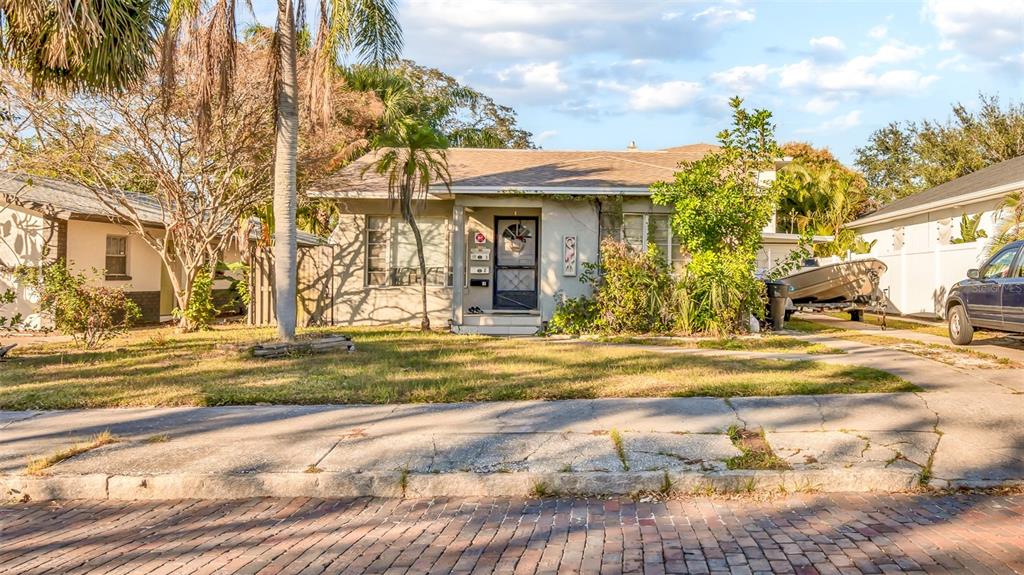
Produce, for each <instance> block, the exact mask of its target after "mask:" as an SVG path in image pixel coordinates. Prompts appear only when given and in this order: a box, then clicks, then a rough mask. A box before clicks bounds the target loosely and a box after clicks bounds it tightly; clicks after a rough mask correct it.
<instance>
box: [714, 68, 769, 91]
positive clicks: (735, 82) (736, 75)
mask: <svg viewBox="0 0 1024 575" xmlns="http://www.w3.org/2000/svg"><path fill="white" fill-rule="evenodd" d="M770 74H771V69H770V68H769V67H768V65H767V64H758V65H756V66H736V67H733V68H729V69H728V70H723V71H721V72H715V73H713V74H711V80H712V81H713V82H715V83H716V84H720V85H722V86H725V87H727V88H729V89H730V90H732V91H733V92H742V93H746V92H750V91H751V90H753V89H755V88H757V87H759V86H762V85H764V84H765V82H767V81H768V77H769V75H770Z"/></svg>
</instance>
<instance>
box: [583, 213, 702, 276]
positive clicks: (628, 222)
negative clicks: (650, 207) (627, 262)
mask: <svg viewBox="0 0 1024 575" xmlns="http://www.w3.org/2000/svg"><path fill="white" fill-rule="evenodd" d="M671 217H672V216H671V214H652V213H623V214H621V217H619V214H609V213H606V214H602V218H601V238H602V239H611V240H615V241H617V242H622V243H624V244H626V245H627V246H629V247H631V248H634V249H637V250H646V249H647V246H648V245H649V244H654V245H655V247H657V248H658V253H660V254H661V255H662V256H664V257H665V261H666V262H667V263H668V264H669V265H674V264H682V263H683V254H682V249H681V248H680V246H679V245H678V244H679V242H678V241H677V239H676V238H675V237H674V235H673V234H672V232H671Z"/></svg>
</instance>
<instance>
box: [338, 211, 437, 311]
mask: <svg viewBox="0 0 1024 575" xmlns="http://www.w3.org/2000/svg"><path fill="white" fill-rule="evenodd" d="M452 206H453V203H452V202H450V201H427V202H424V204H423V205H422V206H421V207H422V210H421V211H420V212H419V213H420V214H422V215H425V216H438V217H446V218H448V219H449V220H450V219H451V215H452ZM342 209H344V210H345V213H344V214H342V215H341V217H340V219H339V222H338V226H337V227H336V228H335V230H334V232H333V233H332V234H331V237H330V242H331V243H332V244H335V245H336V246H337V249H336V250H335V259H334V273H335V282H334V310H333V313H334V323H335V324H338V325H401V324H418V323H419V321H420V314H421V310H422V308H423V304H422V300H421V295H420V294H421V288H420V286H418V285H417V286H397V287H378V286H367V285H366V217H367V216H368V215H378V216H384V215H389V216H392V217H400V214H399V212H398V210H397V206H396V205H391V202H388V201H387V200H346V201H344V202H343V203H342ZM451 306H452V290H451V288H450V287H440V286H437V287H435V286H430V287H428V288H427V309H428V312H429V316H430V321H431V324H432V325H435V326H441V325H446V324H447V322H448V320H449V319H450V318H451V309H452V308H451Z"/></svg>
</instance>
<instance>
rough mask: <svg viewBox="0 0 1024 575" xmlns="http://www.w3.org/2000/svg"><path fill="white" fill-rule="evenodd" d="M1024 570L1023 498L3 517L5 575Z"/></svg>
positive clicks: (262, 506) (161, 510)
mask: <svg viewBox="0 0 1024 575" xmlns="http://www.w3.org/2000/svg"><path fill="white" fill-rule="evenodd" d="M890 571H891V572H900V571H927V572H936V573H945V572H963V573H1024V495H1014V496H981V495H962V496H951V497H925V496H814V495H803V496H797V497H792V498H788V499H784V500H776V501H772V502H764V503H761V502H755V501H749V500H712V499H695V500H694V499H691V500H678V501H669V502H665V503H658V502H655V503H632V502H630V501H627V500H622V501H603V500H582V499H577V500H568V499H558V500H545V501H514V500H513V501H510V500H468V499H452V500H443V501H440V500H434V501H423V500H418V501H417V500H370V499H355V500H352V499H349V500H318V499H291V500H268V499H254V500H246V501H195V500H193V501H175V502H159V503H153V502H121V503H118V502H99V501H74V502H66V503H63V504H60V505H54V504H46V503H32V504H19V505H9V506H0V573H4V574H11V573H40V574H42V573H69V574H70V573H76V574H77V573H132V574H136V573H139V574H165V573H192V574H197V575H198V574H207V573H210V574H212V573H217V574H220V573H238V574H242V573H266V574H270V573H302V574H306V573H428V572H429V573H453V572H454V573H470V572H472V573H491V572H496V573H574V572H583V573H663V572H668V573H687V572H689V573H709V572H710V573H718V572H722V573H728V572H732V573H751V572H778V573H792V572H796V573H860V572H864V573H878V572H890Z"/></svg>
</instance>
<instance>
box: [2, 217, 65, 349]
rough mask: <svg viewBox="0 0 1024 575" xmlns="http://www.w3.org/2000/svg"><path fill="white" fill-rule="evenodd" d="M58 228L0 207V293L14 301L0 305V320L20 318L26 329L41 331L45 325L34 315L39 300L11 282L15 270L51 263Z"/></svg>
mask: <svg viewBox="0 0 1024 575" xmlns="http://www.w3.org/2000/svg"><path fill="white" fill-rule="evenodd" d="M59 228H60V225H59V223H58V222H56V221H54V220H50V219H47V218H45V217H43V215H42V214H40V213H38V212H35V211H32V210H26V209H22V208H20V207H17V206H12V205H4V206H0V293H6V292H7V290H13V291H14V295H15V299H14V301H13V302H11V303H9V304H3V305H0V317H7V318H10V317H13V316H15V315H18V314H20V315H21V317H22V321H23V324H24V325H25V327H27V328H29V329H41V328H44V327H46V326H47V322H46V320H45V319H44V318H42V317H41V316H40V315H39V314H38V313H36V308H37V304H38V302H39V296H38V294H36V293H35V291H34V290H32V289H27V288H25V287H23V286H19V285H18V283H17V281H15V278H14V273H13V272H14V269H15V268H16V267H18V266H22V265H25V266H39V265H40V264H42V263H43V262H44V261H47V260H52V259H54V258H55V257H56V255H57V252H58V250H59V246H58V240H59V236H60V229H59Z"/></svg>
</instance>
